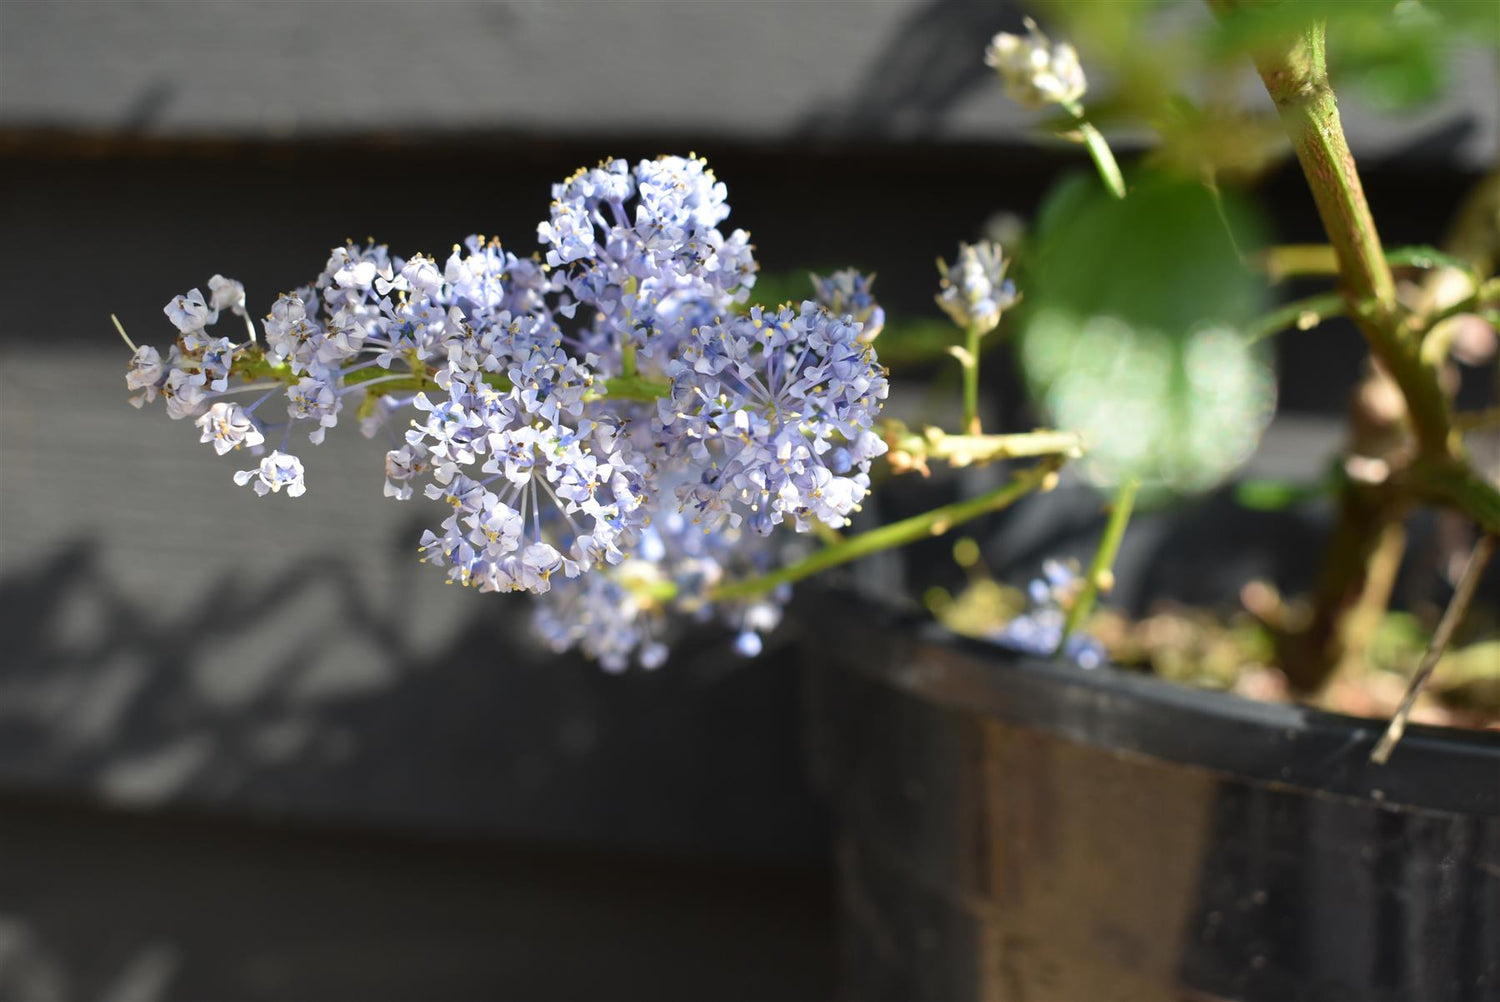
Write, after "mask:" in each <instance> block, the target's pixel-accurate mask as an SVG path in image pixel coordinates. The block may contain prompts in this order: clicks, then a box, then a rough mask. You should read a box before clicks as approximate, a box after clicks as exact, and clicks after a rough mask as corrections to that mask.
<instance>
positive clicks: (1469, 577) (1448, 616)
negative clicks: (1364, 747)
mask: <svg viewBox="0 0 1500 1002" xmlns="http://www.w3.org/2000/svg"><path fill="white" fill-rule="evenodd" d="M1495 542H1496V537H1495V536H1493V535H1490V534H1486V535H1483V536H1481V537H1479V541H1478V542H1477V543H1475V544H1474V550H1473V552H1471V553H1470V554H1469V562H1468V564H1466V565H1465V566H1464V572H1463V575H1462V576H1461V577H1460V578H1459V580H1458V587H1457V588H1455V589H1454V590H1453V598H1451V599H1450V600H1449V601H1448V608H1446V609H1444V610H1443V618H1442V619H1441V620H1439V621H1438V628H1437V632H1435V633H1433V635H1432V642H1431V643H1429V644H1428V645H1427V653H1426V654H1424V655H1422V661H1421V663H1420V664H1419V665H1418V666H1417V673H1416V674H1415V675H1413V676H1412V679H1411V684H1409V685H1408V686H1407V687H1406V695H1405V696H1403V697H1402V699H1401V705H1400V706H1399V707H1397V708H1396V713H1395V715H1394V716H1393V717H1391V722H1390V725H1389V726H1388V727H1386V729H1385V733H1384V734H1382V735H1381V736H1380V740H1379V741H1378V742H1376V743H1375V749H1374V750H1373V751H1371V752H1370V761H1371V762H1373V763H1375V764H1376V765H1385V764H1386V762H1387V761H1388V760H1389V759H1390V757H1391V752H1392V751H1393V750H1395V747H1396V743H1397V742H1398V741H1400V740H1401V736H1402V735H1403V734H1405V733H1406V721H1407V719H1408V718H1409V717H1410V716H1411V711H1412V707H1413V706H1415V705H1416V702H1417V697H1418V696H1419V695H1421V693H1422V689H1423V687H1425V686H1426V685H1427V682H1428V680H1429V679H1431V678H1432V673H1433V672H1434V671H1435V670H1436V669H1437V666H1438V661H1439V660H1441V658H1442V656H1443V651H1445V650H1447V649H1448V644H1449V643H1450V642H1451V641H1452V640H1453V631H1455V630H1456V629H1458V625H1459V623H1461V622H1463V618H1464V614H1465V613H1467V612H1468V611H1469V605H1470V603H1472V602H1473V601H1474V592H1475V590H1476V589H1477V588H1478V587H1479V576H1480V575H1481V574H1482V573H1484V567H1485V564H1487V563H1489V561H1490V557H1492V556H1494V554H1495Z"/></svg>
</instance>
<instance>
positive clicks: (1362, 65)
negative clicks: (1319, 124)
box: [1205, 0, 1500, 109]
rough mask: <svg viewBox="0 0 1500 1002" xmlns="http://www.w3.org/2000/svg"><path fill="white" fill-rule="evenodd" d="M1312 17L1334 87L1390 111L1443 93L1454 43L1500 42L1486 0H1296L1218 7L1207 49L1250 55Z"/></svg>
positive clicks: (1222, 55) (1498, 24) (1499, 28)
mask: <svg viewBox="0 0 1500 1002" xmlns="http://www.w3.org/2000/svg"><path fill="white" fill-rule="evenodd" d="M1317 20H1322V21H1325V22H1326V23H1327V26H1328V27H1327V37H1328V62H1329V73H1330V75H1331V76H1332V78H1333V82H1334V85H1335V86H1336V87H1338V86H1344V85H1346V84H1348V85H1352V86H1354V87H1355V88H1356V89H1358V90H1359V91H1360V92H1361V93H1362V94H1363V95H1364V96H1365V97H1366V98H1368V99H1369V100H1370V101H1371V102H1373V103H1374V104H1376V105H1377V106H1379V107H1383V108H1387V109H1400V108H1407V107H1410V106H1412V105H1415V104H1419V103H1421V102H1423V101H1427V100H1430V99H1432V98H1434V97H1436V96H1437V95H1438V94H1440V93H1441V92H1442V90H1443V87H1444V86H1445V85H1446V83H1447V76H1446V69H1447V66H1448V63H1449V61H1450V59H1451V54H1452V50H1453V48H1454V47H1455V46H1457V45H1459V44H1464V43H1476V42H1477V43H1481V44H1487V45H1492V46H1493V45H1500V15H1497V13H1496V7H1495V4H1494V3H1492V2H1489V0H1479V2H1470V0H1422V2H1418V0H1402V2H1392V0H1296V2H1282V3H1256V4H1238V5H1236V6H1235V7H1233V8H1231V9H1228V10H1225V11H1222V12H1221V14H1220V17H1219V18H1218V20H1217V23H1216V25H1215V27H1214V28H1213V29H1212V30H1211V31H1210V32H1209V33H1208V35H1207V38H1206V40H1205V50H1206V52H1207V53H1208V54H1209V55H1210V56H1211V57H1213V58H1217V59H1220V60H1225V59H1231V58H1239V57H1241V56H1244V55H1246V54H1251V55H1253V54H1254V53H1255V52H1257V51H1261V50H1264V49H1265V48H1267V47H1275V46H1280V45H1282V44H1284V40H1285V38H1286V37H1287V36H1288V35H1290V34H1293V33H1296V32H1298V31H1300V30H1301V29H1303V28H1304V27H1305V26H1306V25H1308V24H1311V23H1312V22H1314V21H1317Z"/></svg>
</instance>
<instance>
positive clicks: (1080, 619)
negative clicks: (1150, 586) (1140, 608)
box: [1055, 479, 1140, 654]
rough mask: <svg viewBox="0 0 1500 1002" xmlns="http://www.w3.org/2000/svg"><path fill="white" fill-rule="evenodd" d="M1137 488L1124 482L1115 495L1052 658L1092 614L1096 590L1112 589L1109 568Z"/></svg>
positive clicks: (1126, 481)
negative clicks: (1102, 533) (1097, 545)
mask: <svg viewBox="0 0 1500 1002" xmlns="http://www.w3.org/2000/svg"><path fill="white" fill-rule="evenodd" d="M1139 487H1140V483H1139V482H1138V481H1136V480H1134V479H1131V480H1125V481H1122V482H1121V483H1120V487H1119V489H1118V490H1117V491H1116V492H1115V501H1114V506H1113V507H1112V508H1111V509H1110V513H1109V521H1108V522H1107V523H1105V526H1104V535H1103V536H1101V537H1100V539H1099V548H1098V549H1097V550H1095V551H1094V559H1093V560H1092V561H1090V562H1089V570H1088V574H1087V575H1086V576H1085V577H1084V579H1083V588H1082V590H1080V591H1079V592H1078V594H1077V595H1076V596H1075V597H1074V598H1073V604H1072V605H1070V606H1069V607H1068V618H1067V619H1066V620H1065V621H1064V622H1063V631H1062V637H1061V638H1060V639H1059V640H1058V641H1057V651H1056V652H1055V653H1056V654H1061V653H1062V651H1063V648H1064V647H1065V646H1066V645H1067V643H1068V637H1070V636H1072V635H1073V634H1074V633H1075V632H1077V630H1078V628H1079V627H1080V626H1082V625H1083V624H1084V622H1085V621H1087V620H1088V618H1089V613H1091V612H1093V611H1094V600H1095V599H1097V598H1098V597H1099V591H1100V589H1101V588H1106V587H1107V586H1110V585H1112V582H1113V575H1114V572H1113V571H1112V570H1111V568H1113V567H1114V565H1115V556H1116V555H1117V554H1119V552H1120V543H1121V541H1123V540H1124V539H1125V527H1126V526H1127V525H1129V524H1130V510H1131V509H1132V508H1133V507H1135V492H1136V490H1137V489H1138V488H1139Z"/></svg>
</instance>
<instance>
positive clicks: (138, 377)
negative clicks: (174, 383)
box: [125, 344, 167, 408]
mask: <svg viewBox="0 0 1500 1002" xmlns="http://www.w3.org/2000/svg"><path fill="white" fill-rule="evenodd" d="M166 378H167V370H166V367H165V366H163V365H162V361H161V352H159V351H157V350H156V349H155V348H153V347H151V346H150V345H149V344H148V345H142V346H141V347H139V348H137V349H136V350H135V352H134V353H133V354H132V355H131V356H130V366H129V368H127V369H126V370H125V386H126V388H128V389H132V390H140V391H141V392H140V393H139V394H137V395H136V396H133V397H131V398H130V403H131V406H133V407H136V408H139V407H141V406H143V405H144V404H149V403H150V402H151V401H153V400H155V399H156V393H157V391H158V390H159V389H161V385H162V382H163V381H164V380H165V379H166Z"/></svg>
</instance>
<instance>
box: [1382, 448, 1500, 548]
mask: <svg viewBox="0 0 1500 1002" xmlns="http://www.w3.org/2000/svg"><path fill="white" fill-rule="evenodd" d="M1405 483H1406V486H1407V487H1409V489H1410V490H1411V491H1412V492H1413V493H1414V494H1416V496H1417V497H1419V498H1422V499H1424V500H1426V501H1432V502H1437V503H1439V504H1445V505H1449V506H1451V507H1453V508H1456V509H1458V510H1459V511H1461V512H1463V513H1464V514H1466V515H1468V516H1469V517H1470V518H1472V519H1473V520H1474V521H1475V522H1476V523H1478V525H1479V528H1480V529H1482V530H1484V531H1485V532H1488V533H1492V534H1496V535H1500V489H1497V488H1496V486H1495V484H1494V482H1493V481H1491V480H1489V479H1487V478H1485V477H1483V476H1481V475H1480V474H1478V473H1476V472H1475V471H1474V468H1473V467H1472V466H1470V465H1469V464H1468V463H1466V462H1461V461H1457V460H1451V459H1419V460H1417V461H1416V462H1415V463H1413V464H1412V466H1411V468H1410V469H1409V470H1407V471H1406V476H1405Z"/></svg>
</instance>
